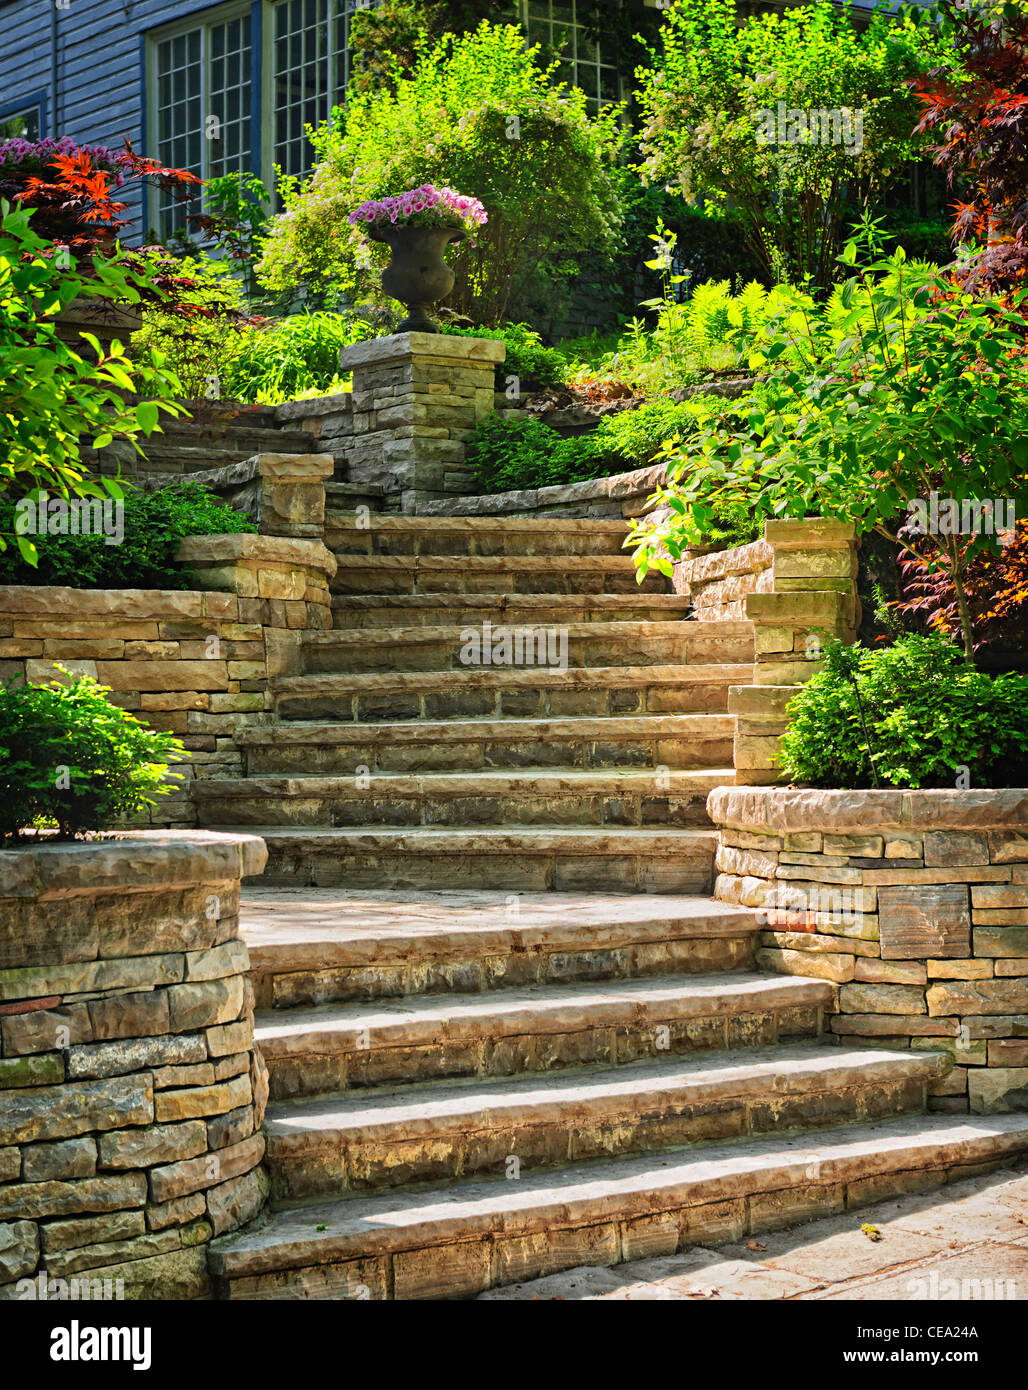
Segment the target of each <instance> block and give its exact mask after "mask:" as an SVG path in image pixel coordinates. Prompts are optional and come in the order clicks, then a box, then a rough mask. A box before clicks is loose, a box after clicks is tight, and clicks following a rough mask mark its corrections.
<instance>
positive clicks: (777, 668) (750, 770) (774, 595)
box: [728, 517, 860, 785]
mask: <svg viewBox="0 0 1028 1390" xmlns="http://www.w3.org/2000/svg"><path fill="white" fill-rule="evenodd" d="M764 539H765V542H766V544H767V545H769V546H770V548H771V551H772V560H771V577H772V579H771V585H770V590H769V591H768V592H764V593H758V592H753V593H749V594H747V595H746V597H745V600H744V602H745V614H746V617H747V618H749V619H750V620H751V621H752V623H753V632H754V651H755V659H754V667H753V684H752V685H751V686H732V687H731V688H730V689H729V692H728V711H729V713H730V714H734V715H735V716H736V721H737V722H736V733H735V770H736V773H737V775H738V779H739V781H740V782H745V783H749V784H751V785H754V784H764V783H770V782H778V781H781V775H780V773H779V771H778V768H777V766H776V759H777V756H778V750H779V746H780V742H781V736H782V734H783V733H784V732H785V728H786V725H787V722H788V721H787V719H786V715H785V710H786V706H787V705H788V704H789V701H790V700H791V699H792V698H793V696H794V695H795V694H796V691H797V690H798V688H799V686H800V685H802V684H803V683H804V682H806V681H808V680H809V679H810V677H811V676H812V675H814V673H815V672H816V671H819V670H820V669H821V664H822V663H821V649H822V646H823V644H824V642H825V640H826V639H827V638H829V637H839V638H841V639H842V640H843V641H844V642H852V641H854V639H855V637H856V632H857V628H858V627H859V625H860V601H859V599H858V598H857V545H856V531H855V528H854V527H853V526H851V525H847V524H844V523H843V522H838V521H823V520H821V519H820V518H818V517H812V518H808V519H807V520H805V521H768V522H766V523H765V526H764Z"/></svg>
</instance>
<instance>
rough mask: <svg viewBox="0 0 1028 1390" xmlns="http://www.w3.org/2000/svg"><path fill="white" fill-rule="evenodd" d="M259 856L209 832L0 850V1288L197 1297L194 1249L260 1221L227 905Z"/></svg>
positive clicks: (246, 1038) (233, 917)
mask: <svg viewBox="0 0 1028 1390" xmlns="http://www.w3.org/2000/svg"><path fill="white" fill-rule="evenodd" d="M266 858H267V851H266V850H265V847H264V842H263V841H262V840H260V839H259V838H257V837H256V836H238V835H222V834H216V833H197V834H192V835H181V834H172V833H170V832H168V833H160V832H151V833H148V834H145V835H134V836H133V835H129V836H117V837H107V836H104V837H99V838H97V839H95V840H92V841H87V842H80V843H73V844H47V845H40V846H38V847H29V848H24V849H15V850H3V851H0V1299H15V1298H38V1297H48V1298H60V1297H67V1296H70V1297H79V1298H83V1297H85V1298H89V1297H93V1298H104V1297H109V1298H118V1297H125V1298H186V1299H189V1298H203V1297H206V1296H208V1294H209V1292H210V1282H209V1278H208V1272H207V1246H208V1244H209V1242H210V1241H211V1240H212V1239H213V1238H214V1237H215V1236H217V1235H220V1234H222V1233H223V1232H226V1231H231V1230H234V1229H235V1228H236V1227H238V1226H239V1225H241V1224H242V1223H243V1222H246V1221H249V1220H250V1219H252V1218H253V1217H255V1216H256V1215H257V1214H258V1212H259V1210H260V1208H261V1204H262V1201H263V1199H264V1195H265V1191H266V1187H265V1184H264V1181H263V1175H262V1174H261V1172H260V1170H259V1164H260V1162H261V1158H262V1156H263V1153H264V1140H263V1137H262V1135H261V1133H260V1127H261V1123H262V1120H263V1111H264V1104H265V1101H266V1098H267V1090H268V1086H267V1072H266V1068H265V1067H264V1064H263V1062H262V1060H261V1058H260V1055H259V1053H258V1051H257V1050H256V1049H255V1046H254V1040H253V990H252V987H251V985H250V983H249V980H248V978H247V975H246V971H247V969H248V966H249V962H248V958H247V952H246V947H245V946H244V945H243V943H242V941H241V940H240V939H239V931H238V913H239V880H240V878H241V877H242V876H243V875H245V874H255V873H260V872H261V870H262V869H263V867H264V863H265V860H266ZM72 1281H75V1282H74V1283H73V1282H72Z"/></svg>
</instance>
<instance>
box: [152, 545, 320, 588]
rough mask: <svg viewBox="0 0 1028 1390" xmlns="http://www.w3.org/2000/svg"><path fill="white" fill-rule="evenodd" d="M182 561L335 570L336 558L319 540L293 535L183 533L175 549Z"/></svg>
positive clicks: (186, 562)
mask: <svg viewBox="0 0 1028 1390" xmlns="http://www.w3.org/2000/svg"><path fill="white" fill-rule="evenodd" d="M175 559H176V560H178V561H179V562H180V563H182V564H194V565H195V564H201V565H210V564H215V565H224V564H239V563H244V564H245V563H246V562H252V563H256V564H258V565H261V564H275V565H290V566H292V567H294V568H297V567H302V568H305V569H314V570H321V571H322V572H323V573H325V574H327V575H328V576H329V578H331V577H332V575H334V574H335V572H336V557H335V556H334V555H333V554H332V552H331V551H330V550H329V549H328V547H327V546H325V545H323V544H322V543H321V541H310V540H303V539H300V538H298V537H294V536H257V535H253V534H245V535H237V536H186V537H185V539H184V540H183V541H182V542H181V544H180V545H179V547H178V549H177V550H176V552H175Z"/></svg>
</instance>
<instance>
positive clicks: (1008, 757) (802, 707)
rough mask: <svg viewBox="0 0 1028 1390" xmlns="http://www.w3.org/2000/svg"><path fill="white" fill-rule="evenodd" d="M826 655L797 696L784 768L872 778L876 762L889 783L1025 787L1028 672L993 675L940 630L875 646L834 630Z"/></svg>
mask: <svg viewBox="0 0 1028 1390" xmlns="http://www.w3.org/2000/svg"><path fill="white" fill-rule="evenodd" d="M824 656H825V660H824V667H823V669H822V670H821V671H819V672H818V673H817V674H816V675H815V676H814V677H813V678H812V679H811V680H809V681H808V682H807V684H806V685H804V686H803V687H802V688H801V690H800V692H799V694H798V695H797V696H796V698H795V699H794V700H793V701H792V703H791V704H790V705H789V710H788V714H789V720H790V723H789V727H788V730H787V731H786V733H785V736H784V738H783V740H782V755H781V767H782V770H783V772H784V773H785V775H786V776H787V777H789V778H791V779H792V780H793V781H795V782H800V783H803V784H805V785H809V786H815V787H842V788H853V787H869V786H872V785H873V784H874V772H875V771H876V772H877V775H878V781H879V783H880V784H881V785H883V786H893V787H956V786H967V785H968V784H970V785H971V786H975V787H983V786H984V787H1009V786H1014V787H1019V786H1024V779H1025V776H1026V774H1028V676H1010V675H1004V676H994V677H993V676H988V675H985V674H984V673H983V672H981V671H977V670H975V668H974V667H973V666H969V665H968V664H967V663H966V662H965V661H964V660H963V659H962V657H961V653H960V649H959V648H958V647H954V646H953V645H952V644H951V643H949V642H946V641H943V640H942V639H940V638H937V637H915V636H908V637H902V638H900V639H899V640H897V642H896V643H895V645H894V646H891V647H885V648H879V649H873V650H868V649H866V648H861V647H847V646H844V645H843V644H842V643H841V642H839V641H837V640H834V639H833V640H832V641H830V642H829V643H828V644H827V645H826V647H825V653H824ZM858 692H859V701H858ZM861 707H862V709H863V719H864V723H866V727H867V735H866V737H865V732H864V723H862V722H861ZM868 741H870V748H871V754H872V756H873V759H874V770H872V763H871V758H869V756H868ZM958 779H962V780H958Z"/></svg>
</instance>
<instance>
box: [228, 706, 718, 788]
mask: <svg viewBox="0 0 1028 1390" xmlns="http://www.w3.org/2000/svg"><path fill="white" fill-rule="evenodd" d="M734 725H735V721H734V719H733V717H732V716H731V715H728V714H664V715H659V714H650V715H638V716H635V717H631V716H629V717H627V718H618V717H616V716H613V717H611V716H608V717H607V718H605V719H592V718H587V717H583V718H581V719H451V720H448V721H445V722H444V721H441V720H407V721H405V722H401V723H389V722H383V723H381V724H300V723H294V724H275V725H270V726H267V727H261V728H253V729H238V730H237V731H236V735H235V741H236V746H237V747H238V748H239V749H241V750H242V753H243V766H244V769H245V771H246V772H247V774H248V775H249V776H254V775H261V774H264V773H269V772H271V773H307V774H311V773H348V774H350V775H351V776H352V775H353V772H354V769H355V768H357V767H366V768H367V769H368V770H369V771H370V772H373V773H374V772H441V771H445V770H458V769H459V770H461V771H470V770H473V769H476V768H477V769H479V770H482V771H486V770H488V769H490V768H497V769H498V768H518V767H521V768H528V767H536V768H543V767H564V768H571V767H582V768H602V767H623V768H627V767H650V768H656V767H658V766H662V767H667V768H685V767H692V768H697V767H730V766H731V761H732V736H733V733H734ZM728 780H729V781H734V776H732V777H729V778H728Z"/></svg>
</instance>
